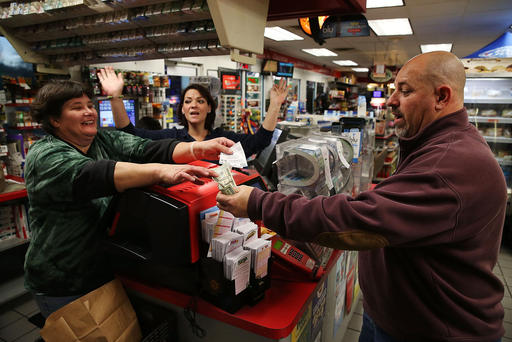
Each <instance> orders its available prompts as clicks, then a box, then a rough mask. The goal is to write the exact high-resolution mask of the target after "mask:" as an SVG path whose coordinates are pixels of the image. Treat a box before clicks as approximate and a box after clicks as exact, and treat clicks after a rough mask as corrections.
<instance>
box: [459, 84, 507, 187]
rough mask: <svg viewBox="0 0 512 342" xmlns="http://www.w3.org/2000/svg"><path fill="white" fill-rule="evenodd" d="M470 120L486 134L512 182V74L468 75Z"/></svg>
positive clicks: (467, 104)
mask: <svg viewBox="0 0 512 342" xmlns="http://www.w3.org/2000/svg"><path fill="white" fill-rule="evenodd" d="M464 97H465V99H464V104H465V107H466V109H467V112H468V120H469V122H471V123H472V124H473V125H475V127H476V128H477V129H478V131H479V132H480V134H481V135H482V136H483V138H484V139H485V141H486V142H487V144H488V145H489V147H490V148H491V150H492V152H493V153H494V155H495V157H496V160H497V161H498V163H499V165H500V166H501V168H502V170H503V174H504V175H505V180H506V182H507V186H508V187H509V188H510V187H511V185H512V178H511V174H512V148H511V144H512V77H492V78H490V77H478V78H476V77H468V78H467V80H466V86H465V88H464Z"/></svg>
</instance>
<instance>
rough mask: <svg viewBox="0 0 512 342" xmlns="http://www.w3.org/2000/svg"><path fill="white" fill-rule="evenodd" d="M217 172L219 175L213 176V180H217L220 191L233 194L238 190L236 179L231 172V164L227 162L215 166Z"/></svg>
mask: <svg viewBox="0 0 512 342" xmlns="http://www.w3.org/2000/svg"><path fill="white" fill-rule="evenodd" d="M215 172H217V174H218V175H219V176H218V177H213V180H215V181H216V182H217V186H218V188H219V191H220V192H222V193H223V194H225V195H233V194H236V193H237V192H238V188H237V186H236V183H235V180H234V179H233V175H232V174H231V165H230V164H228V163H226V164H223V165H221V166H219V167H217V168H215Z"/></svg>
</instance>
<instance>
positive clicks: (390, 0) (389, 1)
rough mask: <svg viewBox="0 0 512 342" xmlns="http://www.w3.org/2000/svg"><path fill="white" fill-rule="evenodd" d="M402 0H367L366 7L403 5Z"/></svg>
mask: <svg viewBox="0 0 512 342" xmlns="http://www.w3.org/2000/svg"><path fill="white" fill-rule="evenodd" d="M403 5H404V2H403V1H402V0H366V8H367V9H368V8H381V7H395V6H403Z"/></svg>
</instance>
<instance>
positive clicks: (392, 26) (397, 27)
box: [368, 18, 412, 36]
mask: <svg viewBox="0 0 512 342" xmlns="http://www.w3.org/2000/svg"><path fill="white" fill-rule="evenodd" d="M368 25H370V27H371V29H372V30H373V32H375V34H376V35H377V36H404V35H408V34H412V28H411V24H410V23H409V19H408V18H396V19H377V20H368Z"/></svg>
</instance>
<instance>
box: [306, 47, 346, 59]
mask: <svg viewBox="0 0 512 342" xmlns="http://www.w3.org/2000/svg"><path fill="white" fill-rule="evenodd" d="M302 51H304V52H305V53H309V54H310V55H313V56H317V57H322V56H338V54H337V53H336V52H332V51H331V50H329V49H324V48H321V49H302Z"/></svg>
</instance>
